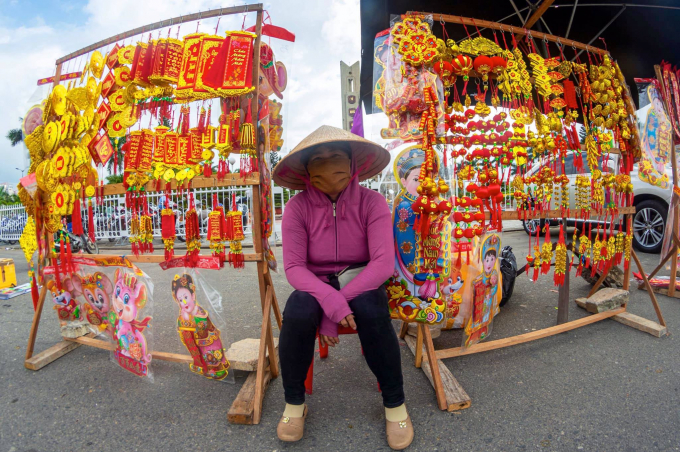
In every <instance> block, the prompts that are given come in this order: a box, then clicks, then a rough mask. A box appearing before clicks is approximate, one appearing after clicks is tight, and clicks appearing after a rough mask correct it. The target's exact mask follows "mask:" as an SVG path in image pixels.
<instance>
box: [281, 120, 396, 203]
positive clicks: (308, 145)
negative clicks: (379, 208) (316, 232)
mask: <svg viewBox="0 0 680 452" xmlns="http://www.w3.org/2000/svg"><path fill="white" fill-rule="evenodd" d="M332 143H347V145H348V146H349V147H350V148H351V149H352V158H353V159H354V160H355V162H354V164H355V168H357V169H358V170H359V171H360V172H359V180H360V181H361V180H365V179H368V178H370V177H373V176H375V175H376V174H378V173H379V172H380V171H382V170H383V168H385V167H386V166H387V165H388V164H389V163H390V153H389V152H388V151H387V150H386V149H384V148H383V147H382V146H380V145H379V144H376V143H374V142H372V141H369V140H366V139H365V138H361V137H360V136H359V135H355V134H353V133H351V132H347V131H346V130H343V129H338V128H337V127H331V126H321V127H319V128H318V129H316V130H315V131H314V132H312V133H311V134H309V135H308V136H307V137H306V138H305V139H303V140H302V141H301V142H300V144H298V145H297V146H295V149H293V150H292V151H290V152H289V153H288V154H287V155H286V156H285V157H283V158H282V159H281V161H280V162H279V163H277V164H276V166H275V167H274V174H273V178H274V182H276V183H277V184H278V185H280V186H282V187H287V188H290V189H293V190H304V189H305V188H306V186H305V182H304V178H306V177H309V176H308V175H307V169H306V168H305V165H304V164H303V163H302V162H303V157H305V156H306V155H307V154H309V152H311V151H312V150H313V148H315V147H316V146H319V145H321V144H332Z"/></svg>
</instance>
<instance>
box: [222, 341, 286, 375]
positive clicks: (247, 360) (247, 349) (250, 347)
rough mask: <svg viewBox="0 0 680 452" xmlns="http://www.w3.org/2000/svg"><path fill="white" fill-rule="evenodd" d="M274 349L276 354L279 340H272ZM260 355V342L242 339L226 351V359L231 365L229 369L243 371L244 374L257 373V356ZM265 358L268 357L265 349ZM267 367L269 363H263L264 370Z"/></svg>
mask: <svg viewBox="0 0 680 452" xmlns="http://www.w3.org/2000/svg"><path fill="white" fill-rule="evenodd" d="M274 348H275V349H276V351H277V353H278V350H279V338H277V337H275V338H274ZM259 353H260V340H259V339H252V338H250V339H243V340H240V341H238V342H234V343H233V344H231V347H229V350H227V359H228V360H229V363H230V364H231V368H232V369H234V370H244V371H246V372H256V371H257V355H258V354H259ZM265 354H266V355H265V356H267V355H268V351H267V349H266V348H265ZM268 365H269V362H267V363H265V368H266V367H267V366H268Z"/></svg>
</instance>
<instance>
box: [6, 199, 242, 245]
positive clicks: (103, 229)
mask: <svg viewBox="0 0 680 452" xmlns="http://www.w3.org/2000/svg"><path fill="white" fill-rule="evenodd" d="M191 191H193V193H194V199H195V203H196V211H197V212H198V219H199V224H200V227H201V235H202V236H204V237H205V235H206V233H207V227H208V215H209V214H210V211H211V210H212V206H213V195H216V196H217V202H218V203H219V204H221V205H222V206H223V207H224V208H225V210H229V209H232V205H233V204H234V203H235V205H236V209H237V210H239V211H240V212H241V214H242V216H243V226H244V227H243V229H244V231H243V232H244V234H245V235H246V238H248V237H249V236H250V235H251V233H252V223H253V220H252V210H253V200H252V198H253V195H252V193H253V191H252V188H251V187H246V188H235V187H212V188H195V189H192V190H191ZM165 197H166V195H165V193H162V192H154V193H148V194H147V202H148V206H149V215H150V216H151V219H152V223H153V235H154V237H156V238H160V237H161V210H162V209H163V208H164V206H165ZM82 204H83V205H82V209H81V217H82V220H83V228H84V229H85V231H89V227H90V225H89V217H88V211H87V203H82ZM169 207H170V208H171V209H172V210H173V212H174V214H175V233H176V234H177V237H178V238H179V239H180V240H182V239H183V238H184V235H185V220H184V217H185V214H186V211H187V210H188V207H189V196H188V192H186V191H185V192H184V193H183V195H182V196H180V195H179V194H177V193H173V194H171V195H170V200H169ZM92 213H93V218H92V219H93V223H94V226H95V229H94V231H95V238H96V240H97V241H100V240H108V241H110V242H116V241H122V240H124V239H127V238H128V237H129V236H130V226H129V223H130V219H131V217H132V214H131V212H130V210H128V209H126V208H125V196H124V195H110V196H104V199H103V202H102V203H101V204H97V203H94V205H93V209H92ZM26 219H27V216H26V211H25V210H24V207H23V205H21V204H16V205H12V206H0V241H4V242H7V243H15V242H16V241H18V240H19V237H20V236H21V233H22V232H23V230H24V226H25V224H26Z"/></svg>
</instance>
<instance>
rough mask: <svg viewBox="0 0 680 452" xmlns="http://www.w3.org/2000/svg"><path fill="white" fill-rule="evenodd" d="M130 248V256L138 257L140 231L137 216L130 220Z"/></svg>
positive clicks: (134, 215)
mask: <svg viewBox="0 0 680 452" xmlns="http://www.w3.org/2000/svg"><path fill="white" fill-rule="evenodd" d="M130 246H131V247H132V254H134V255H135V256H139V253H140V251H141V248H140V247H141V229H140V223H139V216H138V215H137V214H133V215H132V218H130Z"/></svg>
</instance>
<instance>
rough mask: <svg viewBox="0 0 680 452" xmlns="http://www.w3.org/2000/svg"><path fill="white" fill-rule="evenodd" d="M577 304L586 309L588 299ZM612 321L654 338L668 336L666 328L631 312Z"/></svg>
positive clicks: (583, 299) (616, 316) (577, 300)
mask: <svg viewBox="0 0 680 452" xmlns="http://www.w3.org/2000/svg"><path fill="white" fill-rule="evenodd" d="M576 304H577V305H578V307H579V308H583V309H586V298H577V299H576ZM612 320H616V321H617V322H619V323H623V324H624V325H627V326H630V327H633V328H635V329H637V330H640V331H644V332H645V333H649V334H651V335H652V336H656V337H661V336H663V335H665V334H666V332H667V329H666V327H665V326H661V325H659V324H658V323H656V322H654V321H652V320H648V319H645V318H644V317H640V316H639V315H635V314H631V313H630V312H628V311H626V312H622V313H621V314H617V315H615V316H614V317H612Z"/></svg>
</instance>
